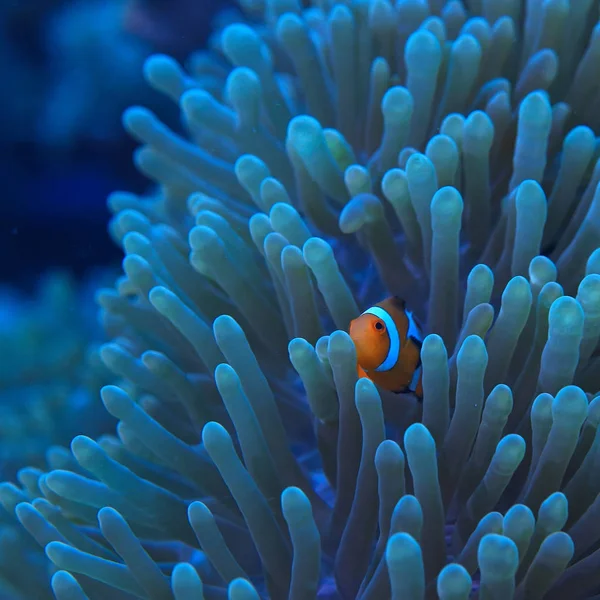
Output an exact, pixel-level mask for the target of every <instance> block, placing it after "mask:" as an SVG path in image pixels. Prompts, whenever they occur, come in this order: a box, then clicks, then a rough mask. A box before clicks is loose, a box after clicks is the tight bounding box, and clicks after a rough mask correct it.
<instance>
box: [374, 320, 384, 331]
mask: <svg viewBox="0 0 600 600" xmlns="http://www.w3.org/2000/svg"><path fill="white" fill-rule="evenodd" d="M375 329H377V331H383V330H384V329H385V325H384V324H383V323H382V322H381V321H377V322H376V323H375Z"/></svg>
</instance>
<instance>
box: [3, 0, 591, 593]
mask: <svg viewBox="0 0 600 600" xmlns="http://www.w3.org/2000/svg"><path fill="white" fill-rule="evenodd" d="M242 8H243V10H244V11H245V14H244V15H242V16H240V17H239V18H238V19H236V20H235V22H232V23H230V24H229V25H227V26H226V27H224V28H223V29H222V30H220V31H218V32H216V33H215V35H214V37H213V41H212V45H213V47H212V49H211V51H210V52H201V53H198V54H196V55H194V56H193V57H191V59H190V61H189V64H188V65H187V71H186V72H184V70H183V69H182V68H181V67H180V66H179V65H177V64H176V63H175V62H174V61H173V60H171V59H169V58H167V57H164V56H155V57H153V58H151V59H150V60H149V61H148V63H147V65H146V69H145V74H146V78H147V80H148V81H149V83H150V84H151V85H152V86H153V87H154V88H156V89H158V90H160V91H161V92H163V93H165V94H166V95H167V96H169V97H170V98H171V99H173V100H174V101H175V102H177V103H178V105H179V107H180V109H181V116H182V131H181V132H173V131H171V130H170V129H168V128H167V127H166V126H165V125H164V124H162V123H161V122H160V121H159V120H158V118H157V117H155V116H154V115H153V114H152V113H150V112H149V111H147V110H145V109H142V108H132V109H130V110H129V111H128V112H127V113H126V114H125V116H124V124H125V127H126V129H127V130H128V131H129V132H130V133H131V134H132V135H133V136H134V137H135V138H136V139H138V140H139V141H140V143H141V144H142V147H141V148H140V149H139V151H138V152H137V153H136V156H135V161H136V163H137V165H138V167H139V169H140V170H141V171H142V172H143V173H145V174H146V175H147V176H148V177H149V178H150V179H151V180H153V181H154V182H155V184H156V187H155V191H154V193H153V194H152V195H151V196H148V197H143V198H141V197H137V196H134V195H131V194H127V193H115V194H114V195H112V196H111V198H110V199H109V207H110V209H111V211H112V212H113V214H114V218H113V220H112V222H111V225H110V234H111V236H112V237H113V239H114V240H115V241H116V242H117V243H119V244H120V245H121V246H122V247H123V250H124V252H125V258H124V260H123V271H124V274H123V276H122V277H121V278H120V279H119V280H118V281H117V284H116V286H115V287H114V289H106V290H102V291H100V292H99V293H98V302H99V304H100V306H101V311H102V316H103V322H104V324H105V327H106V330H107V332H108V333H109V334H110V336H111V337H112V338H113V341H112V342H111V343H109V344H106V345H105V346H103V347H102V349H101V351H100V355H101V357H102V360H103V361H104V363H105V364H106V365H107V366H108V367H109V368H110V369H111V371H112V372H113V373H114V374H115V376H116V377H117V378H118V380H119V382H120V383H119V385H118V386H108V387H105V388H103V390H102V393H101V397H102V402H103V404H104V406H105V408H106V410H107V411H108V413H110V414H111V415H112V416H113V417H115V418H116V419H117V420H118V427H117V431H116V435H112V436H104V437H101V438H100V439H98V440H93V439H91V438H89V437H85V436H78V437H76V438H75V439H74V440H73V442H72V444H71V447H70V448H69V449H67V448H53V449H52V450H51V451H50V452H49V453H48V456H47V461H48V468H47V470H46V471H45V472H42V471H36V472H35V473H34V472H31V471H28V477H21V483H22V484H23V485H22V487H18V486H16V485H14V484H10V483H6V484H3V485H2V486H1V488H0V501H1V502H2V504H3V506H4V507H5V509H6V510H7V512H8V513H9V514H10V515H12V517H11V518H13V522H12V529H11V532H12V534H11V535H12V536H13V538H11V539H18V540H20V543H21V544H23V545H25V544H28V545H27V552H28V556H31V557H32V558H31V560H32V563H35V565H36V569H38V570H37V571H35V573H36V576H35V577H28V578H27V581H26V582H25V583H23V582H16V581H15V580H14V579H15V578H17V576H16V575H14V574H12V577H13V580H11V581H10V582H9V583H10V585H12V588H13V590H14V591H15V594H16V593H18V592H19V591H21V593H22V594H24V596H25V597H28V598H30V597H35V598H46V597H51V595H50V594H51V592H50V591H49V589H48V588H46V587H44V586H45V585H47V583H46V582H47V580H46V579H44V577H43V576H42V575H41V574H40V573H42V571H43V568H44V567H43V564H44V563H43V555H42V552H41V550H38V551H37V553H36V551H35V550H34V549H33V546H32V544H31V543H30V542H29V541H27V542H26V541H25V540H24V538H23V537H22V536H23V535H24V533H23V529H21V530H19V529H18V524H21V525H22V526H23V528H24V530H26V531H27V532H29V534H31V536H33V538H34V539H35V540H36V542H37V543H38V544H39V546H40V547H41V548H43V549H44V552H45V555H46V556H47V557H48V559H49V560H50V563H51V564H52V567H51V569H50V571H51V572H53V573H54V574H53V576H52V579H51V587H52V591H53V593H54V595H55V597H56V598H57V599H58V600H67V599H68V600H75V599H77V600H82V599H85V598H89V599H91V600H94V599H101V598H111V599H112V598H115V599H119V598H142V599H151V600H167V599H169V600H199V599H201V598H205V599H207V600H210V599H212V598H230V599H231V600H246V599H248V600H250V599H258V598H271V599H272V600H284V599H286V598H287V599H289V600H309V599H315V598H319V599H344V600H353V599H361V600H380V599H381V600H385V599H387V598H392V599H394V600H421V599H424V598H436V597H439V598H440V599H442V600H460V599H467V598H471V597H478V598H480V599H481V600H490V599H502V600H504V599H506V600H508V599H510V598H513V597H514V598H518V599H525V598H527V599H536V598H539V599H542V598H545V599H547V600H562V599H564V598H571V599H573V600H576V599H583V598H592V597H594V595H595V594H598V593H600V550H599V549H598V548H599V547H600V519H599V515H600V496H598V493H599V492H600V477H598V469H599V466H598V464H599V463H598V461H599V460H600V433H597V432H598V425H599V423H600V395H599V396H596V393H597V392H598V390H599V389H600V374H599V366H600V362H599V358H598V352H597V347H598V341H599V337H600V249H599V246H600V237H599V229H600V212H599V211H600V188H599V187H598V184H599V182H600V162H597V157H598V152H597V145H598V144H597V138H596V131H597V130H598V129H599V125H600V124H599V123H598V112H597V110H596V107H597V98H598V93H599V92H600V81H599V80H598V79H597V77H596V73H597V69H598V67H599V66H600V65H599V60H600V54H599V50H600V46H599V45H598V41H599V39H600V37H599V35H598V32H599V31H600V29H598V26H597V25H596V19H597V15H598V2H597V1H596V0H579V1H577V2H575V1H572V2H569V1H567V0H546V1H544V2H542V1H541V0H528V1H527V2H521V1H520V0H471V1H470V2H468V3H467V2H465V3H464V4H463V3H462V2H460V1H458V0H451V1H448V2H444V1H443V0H429V2H426V1H425V0H398V1H397V2H396V3H395V5H394V4H392V3H390V2H389V1H388V0H372V1H369V0H348V1H346V2H335V1H333V0H321V1H316V2H315V3H314V4H311V5H310V6H303V5H302V4H301V3H300V2H299V0H266V1H265V2H260V1H252V0H247V1H245V2H243V3H242ZM386 295H399V296H401V297H402V298H403V299H405V300H406V302H407V305H408V306H410V307H411V309H412V310H414V311H415V312H416V313H417V314H418V315H419V316H420V317H421V320H422V321H423V322H425V323H426V324H427V326H426V329H427V334H428V335H427V337H426V338H425V340H424V343H423V347H422V353H421V357H422V363H423V389H424V399H423V402H422V404H420V403H418V402H417V401H416V399H415V398H414V397H412V396H410V395H395V394H392V393H389V392H387V391H385V390H380V389H377V388H376V387H375V385H374V384H373V383H372V382H370V381H369V380H368V379H360V380H358V379H357V371H356V352H355V348H354V345H353V343H352V340H351V339H350V337H349V336H348V334H347V333H346V331H347V329H348V325H349V323H350V321H351V320H352V319H353V318H355V317H356V316H358V315H359V314H360V312H361V311H362V310H364V309H365V308H367V307H368V305H369V304H370V303H372V302H376V301H378V300H381V299H382V298H383V297H384V296H386ZM5 547H6V544H4V543H0V550H2V549H3V548H5ZM21 556H22V555H21ZM15 560H19V557H16V556H15V555H14V554H13V555H12V556H11V555H10V553H8V552H6V551H2V552H0V565H1V567H2V573H3V574H4V575H5V577H6V572H7V571H10V568H9V567H11V565H14V563H15ZM20 560H23V559H22V558H20ZM32 573H34V571H32ZM20 585H21V586H22V585H28V586H29V587H28V588H27V590H26V592H23V589H22V588H21V589H20V590H19V589H17V588H19V586H20ZM35 586H37V587H35ZM32 590H33V591H32ZM27 593H29V595H27Z"/></svg>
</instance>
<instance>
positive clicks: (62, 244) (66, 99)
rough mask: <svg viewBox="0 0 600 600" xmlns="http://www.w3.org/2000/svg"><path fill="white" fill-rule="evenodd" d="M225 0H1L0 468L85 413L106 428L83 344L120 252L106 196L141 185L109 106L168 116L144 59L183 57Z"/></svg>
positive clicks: (203, 37)
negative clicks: (110, 225)
mask: <svg viewBox="0 0 600 600" xmlns="http://www.w3.org/2000/svg"><path fill="white" fill-rule="evenodd" d="M227 8H228V4H227V3H226V2H224V1H223V0H28V1H27V2H23V1H22V0H2V1H1V2H0V75H1V80H2V89H3V94H2V95H3V100H2V109H1V110H0V153H1V156H0V173H1V180H2V195H1V196H0V476H2V477H11V476H13V475H14V474H15V473H16V472H17V469H18V468H19V467H20V466H23V465H24V464H34V465H35V464H39V465H40V466H41V465H42V463H43V460H44V457H43V451H44V448H46V447H48V445H51V444H61V443H62V444H66V443H68V440H69V439H70V438H71V437H72V436H73V434H74V433H76V432H78V431H81V430H82V429H85V427H87V426H89V424H90V423H93V424H94V427H96V428H98V429H103V428H105V427H109V426H110V424H109V423H104V422H102V421H100V422H98V421H97V419H90V418H89V411H94V412H95V411H96V409H97V389H98V387H99V386H100V385H102V383H103V382H104V378H105V377H107V373H105V372H104V370H103V367H102V365H101V364H100V362H99V360H98V358H97V355H96V354H95V348H96V347H97V344H99V343H101V341H102V332H101V328H100V327H99V326H98V324H97V317H96V312H97V311H96V307H95V303H94V293H95V290H96V289H97V288H98V287H101V286H102V284H103V283H104V282H106V284H110V283H111V280H112V279H114V277H115V275H114V274H115V273H116V272H117V271H116V269H117V267H118V265H119V262H120V252H119V251H118V250H117V248H116V247H115V246H114V245H113V244H112V243H111V241H110V239H109V237H108V235H107V233H106V227H107V222H108V218H109V214H108V211H107V209H106V197H107V195H108V194H109V193H110V192H111V191H113V190H116V189H121V190H129V191H133V192H137V193H143V192H144V191H145V190H146V187H147V185H148V184H147V182H146V181H145V180H144V179H143V178H142V177H141V176H140V175H139V174H138V173H137V172H136V170H135V168H134V166H133V162H132V152H133V149H134V146H135V145H134V143H133V141H132V140H130V139H129V138H128V137H127V136H126V134H125V133H124V131H123V128H122V126H121V115H122V113H123V110H124V109H125V108H126V107H128V106H130V105H135V104H142V105H145V106H147V107H149V108H151V109H152V110H154V111H156V112H160V114H161V118H163V119H166V121H167V122H169V119H171V120H172V121H175V120H176V119H177V115H176V112H175V110H174V108H173V107H172V106H171V103H170V102H168V101H166V100H164V99H163V98H162V97H160V96H159V95H158V93H156V92H154V91H153V90H151V89H150V88H149V86H147V85H146V83H145V81H144V78H143V64H144V61H145V59H146V58H147V57H148V56H149V55H150V54H153V53H157V52H159V53H166V54H169V55H171V56H174V57H175V58H177V59H178V60H180V61H182V62H183V61H184V60H185V58H186V57H187V56H188V55H189V54H190V52H191V51H193V50H195V49H198V48H202V47H204V46H205V45H206V44H207V40H208V36H209V33H210V30H211V22H213V19H214V18H215V16H216V15H217V13H218V12H219V11H221V10H223V9H225V10H226V9H227ZM169 111H170V112H169ZM74 407H75V409H76V410H74ZM66 408H68V409H69V412H68V414H69V415H72V417H71V418H70V419H69V420H68V422H65V419H62V418H61V415H63V414H67V413H65V412H64V411H65V409H66ZM98 412H100V411H98ZM102 412H103V411H102ZM86 433H88V432H86ZM89 433H90V434H91V433H93V432H89Z"/></svg>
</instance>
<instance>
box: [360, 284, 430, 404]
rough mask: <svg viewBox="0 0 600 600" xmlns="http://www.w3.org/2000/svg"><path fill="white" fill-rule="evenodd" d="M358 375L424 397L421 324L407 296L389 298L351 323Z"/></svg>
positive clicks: (385, 386) (389, 389) (391, 390)
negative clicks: (407, 300)
mask: <svg viewBox="0 0 600 600" xmlns="http://www.w3.org/2000/svg"><path fill="white" fill-rule="evenodd" d="M350 337H351V338H352V341H353V342H354V345H355V346H356V358H357V363H358V365H357V368H358V376H359V377H367V378H368V379H370V380H371V381H372V382H373V383H375V384H377V385H378V386H380V387H382V388H384V389H386V390H388V391H390V392H394V393H396V394H401V393H413V394H415V395H416V396H417V398H419V399H421V398H423V386H422V382H421V376H422V369H421V346H422V345H423V333H422V328H421V326H420V325H419V323H418V322H417V321H416V319H415V317H414V316H413V314H412V312H411V311H409V310H406V305H405V302H404V300H402V299H401V298H398V297H396V296H393V297H391V298H386V299H385V300H383V301H382V302H379V303H378V304H376V305H375V306H372V307H371V308H369V309H368V310H365V312H364V313H363V314H362V315H360V317H358V318H356V319H354V320H353V321H352V322H351V323H350Z"/></svg>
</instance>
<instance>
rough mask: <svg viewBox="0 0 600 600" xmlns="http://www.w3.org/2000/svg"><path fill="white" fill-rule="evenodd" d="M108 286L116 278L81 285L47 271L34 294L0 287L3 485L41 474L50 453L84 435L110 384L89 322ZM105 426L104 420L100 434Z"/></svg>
mask: <svg viewBox="0 0 600 600" xmlns="http://www.w3.org/2000/svg"><path fill="white" fill-rule="evenodd" d="M112 279H113V273H111V274H110V276H108V275H107V274H106V273H96V274H94V276H93V277H90V278H88V280H87V281H85V282H81V283H80V282H77V281H75V280H74V279H73V278H72V277H71V276H70V275H69V274H68V273H66V272H61V271H52V272H49V273H46V274H45V275H44V276H43V277H42V278H41V279H40V281H39V282H38V284H37V286H36V289H35V290H34V292H33V293H31V294H27V293H19V292H17V291H16V290H15V289H13V288H10V287H7V286H3V287H0V439H1V440H2V444H0V470H1V472H2V475H3V477H13V476H14V474H15V469H18V468H20V467H23V465H31V466H35V467H44V466H45V454H46V450H47V449H48V446H51V445H53V444H66V443H68V442H69V440H70V439H71V438H72V437H73V435H75V434H76V433H78V432H81V429H82V427H84V428H86V429H87V427H85V421H86V420H87V418H88V417H89V411H90V410H93V407H94V406H95V402H94V398H95V397H97V395H98V393H99V392H100V388H101V387H102V386H103V385H105V384H106V383H108V382H110V381H111V379H110V378H112V375H111V374H110V373H109V372H108V370H107V369H106V367H105V366H104V365H103V364H102V362H101V361H100V360H99V355H98V348H97V346H98V345H99V344H100V342H101V341H102V338H103V336H102V330H101V327H100V324H99V323H98V321H97V319H96V318H94V313H95V311H96V308H95V306H94V288H95V287H96V286H98V285H101V284H102V283H106V282H107V281H111V280H112ZM110 421H111V420H110V418H107V419H104V422H105V427H110V426H111V425H112V423H111V424H110V425H109V422H110ZM92 430H93V431H95V432H96V434H98V433H101V432H102V429H101V428H100V429H98V428H96V429H94V428H92ZM92 430H90V432H91V431H92ZM105 431H106V429H105Z"/></svg>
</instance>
